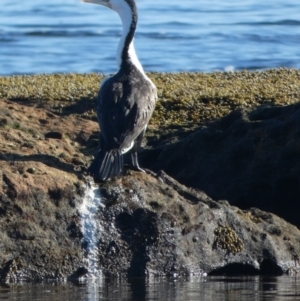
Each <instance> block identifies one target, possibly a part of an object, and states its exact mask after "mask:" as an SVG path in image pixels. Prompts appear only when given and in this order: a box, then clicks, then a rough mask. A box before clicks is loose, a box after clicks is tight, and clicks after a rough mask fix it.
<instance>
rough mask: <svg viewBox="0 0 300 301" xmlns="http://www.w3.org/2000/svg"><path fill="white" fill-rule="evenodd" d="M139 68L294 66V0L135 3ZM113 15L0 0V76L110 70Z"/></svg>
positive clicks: (297, 51) (59, 4) (55, 1)
mask: <svg viewBox="0 0 300 301" xmlns="http://www.w3.org/2000/svg"><path fill="white" fill-rule="evenodd" d="M137 6H138V10H139V24H138V29H137V33H136V37H135V46H136V50H137V53H138V56H139V58H140V60H141V62H142V64H143V66H144V68H145V70H146V71H147V72H150V71H158V72H181V71H198V72H213V71H216V70H219V71H233V70H243V69H248V70H257V69H258V70H262V69H266V68H275V67H288V68H290V67H292V68H300V1H299V0H276V1H274V0H265V1H261V0H231V1H221V0H184V1H179V0H168V1H163V0H160V1H152V0H137ZM121 30H122V29H121V23H120V20H119V16H118V15H117V14H116V13H115V12H114V11H112V10H109V9H107V8H105V7H103V6H100V5H94V4H90V3H81V2H80V0H64V1H60V0H30V1H19V0H18V1H17V0H1V1H0V75H12V74H37V73H38V74H40V73H57V72H59V73H70V72H72V73H89V72H99V73H104V74H110V73H113V72H115V71H116V69H117V68H116V62H115V53H116V48H117V44H118V41H119V38H120V35H121Z"/></svg>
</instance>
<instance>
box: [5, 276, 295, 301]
mask: <svg viewBox="0 0 300 301" xmlns="http://www.w3.org/2000/svg"><path fill="white" fill-rule="evenodd" d="M0 300H9V301H101V300H107V301H262V300H263V301H297V300H300V278H299V277H289V276H283V277H258V276H257V277H192V278H186V279H165V278H158V279H143V278H135V279H130V280H122V281H121V280H112V279H110V280H109V279H106V280H105V279H94V280H92V279H90V280H85V281H78V282H64V283H60V282H42V283H34V284H28V283H19V284H0Z"/></svg>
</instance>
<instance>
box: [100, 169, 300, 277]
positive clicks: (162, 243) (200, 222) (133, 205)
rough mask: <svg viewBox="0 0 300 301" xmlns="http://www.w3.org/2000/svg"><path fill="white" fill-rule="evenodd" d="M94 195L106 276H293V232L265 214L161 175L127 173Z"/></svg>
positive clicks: (297, 235)
mask: <svg viewBox="0 0 300 301" xmlns="http://www.w3.org/2000/svg"><path fill="white" fill-rule="evenodd" d="M100 191H101V194H102V196H103V198H104V203H105V207H104V208H99V212H98V217H97V218H98V221H99V222H100V224H101V228H102V229H103V231H102V232H101V238H100V241H99V259H100V266H101V268H102V271H103V273H104V275H106V276H115V275H126V276H132V277H141V276H149V275H164V276H165V275H168V276H171V275H174V274H177V275H178V276H180V275H187V274H193V275H201V274H205V273H209V274H214V275H215V274H223V273H226V274H230V273H233V274H237V273H240V274H274V275H281V274H283V273H287V272H288V271H289V270H290V269H296V270H298V271H299V268H298V267H297V262H298V260H299V258H298V255H297V254H299V252H300V244H299V242H300V231H299V230H298V229H297V228H296V227H295V226H292V225H291V224H289V223H287V222H286V221H284V220H283V219H280V218H279V217H277V216H275V215H273V214H271V213H267V212H264V211H261V210H259V209H257V208H252V209H250V210H240V209H239V208H237V207H233V206H230V205H229V204H228V203H227V202H224V201H221V202H216V201H214V200H212V199H211V198H209V197H208V196H207V195H206V194H205V193H203V192H202V191H199V190H194V189H189V188H187V187H185V186H183V185H181V184H179V183H178V182H176V181H174V179H172V178H170V177H169V176H167V175H166V174H165V173H163V172H160V173H159V174H158V175H157V176H156V177H153V176H151V175H146V174H139V173H133V175H128V176H125V177H122V178H120V179H116V180H114V181H111V182H109V183H105V184H103V185H101V186H100ZM129 191H132V192H129Z"/></svg>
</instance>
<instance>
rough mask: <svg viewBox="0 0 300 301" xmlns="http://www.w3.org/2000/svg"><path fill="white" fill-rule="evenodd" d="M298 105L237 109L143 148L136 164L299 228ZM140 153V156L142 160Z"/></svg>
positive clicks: (299, 163)
mask: <svg viewBox="0 0 300 301" xmlns="http://www.w3.org/2000/svg"><path fill="white" fill-rule="evenodd" d="M299 141H300V104H299V103H298V104H294V105H290V106H285V107H278V106H271V105H268V106H266V105H264V106H261V107H259V108H257V109H256V110H254V111H250V110H245V109H242V110H238V111H234V112H232V113H231V114H229V115H228V116H226V117H224V118H222V119H220V120H219V121H216V122H214V123H211V124H208V125H206V126H203V127H200V128H199V129H198V130H196V131H194V132H193V133H192V134H190V135H189V136H188V137H186V138H184V139H181V140H180V141H179V142H177V143H174V144H167V145H163V146H159V147H157V148H155V149H153V150H145V151H144V154H142V156H141V158H142V160H141V166H147V167H148V168H152V169H154V170H161V169H162V170H164V171H165V172H167V173H168V174H169V175H171V176H172V177H174V178H175V179H177V180H178V181H179V182H181V183H183V184H185V185H187V186H190V187H194V188H198V189H201V190H203V191H205V192H206V193H207V194H208V195H209V196H211V197H212V198H213V199H216V200H218V199H226V200H228V201H229V202H230V203H231V204H232V205H235V206H239V207H241V208H243V209H247V208H250V207H258V208H260V209H262V210H265V211H270V212H273V213H275V214H277V215H279V216H281V217H282V218H284V219H286V220H287V221H289V222H291V223H293V224H294V225H296V226H298V227H300V220H299V214H298V212H299V211H300V203H299V201H298V200H299V199H300V161H299V158H300V144H299ZM143 158H144V159H143Z"/></svg>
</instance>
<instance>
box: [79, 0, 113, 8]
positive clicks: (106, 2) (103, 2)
mask: <svg viewBox="0 0 300 301" xmlns="http://www.w3.org/2000/svg"><path fill="white" fill-rule="evenodd" d="M82 2H89V3H94V4H100V5H103V6H106V7H109V8H111V5H110V3H109V0H82Z"/></svg>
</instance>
